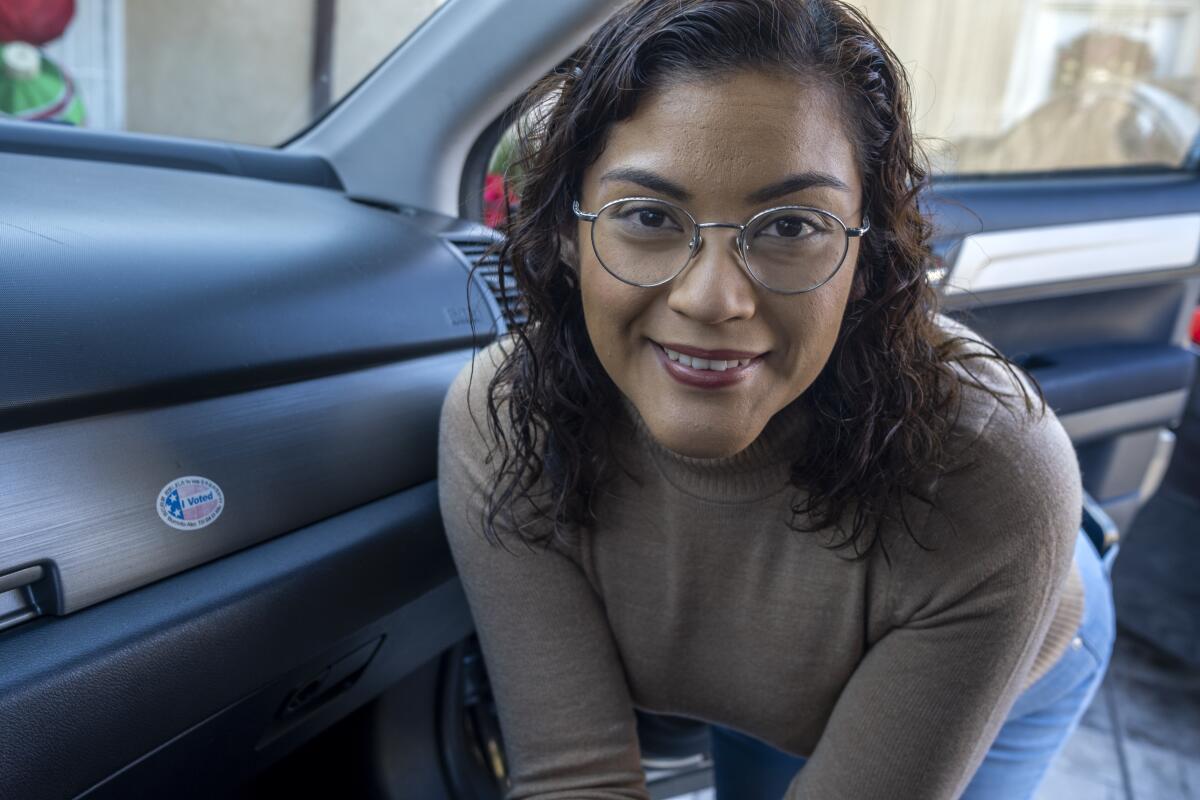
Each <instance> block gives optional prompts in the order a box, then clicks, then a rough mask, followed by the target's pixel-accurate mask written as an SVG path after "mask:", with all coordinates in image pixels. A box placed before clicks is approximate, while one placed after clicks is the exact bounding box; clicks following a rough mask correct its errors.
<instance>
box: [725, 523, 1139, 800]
mask: <svg viewBox="0 0 1200 800" xmlns="http://www.w3.org/2000/svg"><path fill="white" fill-rule="evenodd" d="M1114 555H1115V551H1110V552H1109V553H1106V554H1105V556H1106V557H1105V559H1104V561H1103V562H1101V560H1100V557H1099V556H1098V555H1097V553H1096V549H1095V548H1094V547H1093V546H1092V543H1091V541H1089V540H1088V538H1087V536H1086V534H1084V533H1083V531H1082V530H1081V531H1080V532H1079V538H1078V539H1077V540H1076V543H1075V562H1076V563H1077V564H1078V565H1079V573H1080V575H1081V577H1082V578H1083V587H1084V596H1085V597H1084V614H1083V620H1082V622H1080V625H1079V632H1078V634H1077V640H1076V641H1077V642H1078V643H1079V646H1076V645H1075V643H1074V642H1073V643H1072V644H1070V645H1068V646H1067V649H1066V652H1064V653H1063V655H1062V657H1061V658H1059V660H1058V661H1057V662H1056V663H1055V664H1054V666H1052V667H1051V668H1050V670H1049V671H1048V672H1047V673H1046V674H1045V675H1043V676H1042V677H1041V678H1039V679H1038V680H1037V682H1035V683H1034V684H1033V685H1032V686H1030V687H1029V688H1028V689H1026V690H1025V691H1024V692H1022V693H1021V694H1020V695H1019V696H1018V697H1017V699H1016V702H1015V703H1014V704H1013V707H1012V710H1011V711H1010V712H1009V714H1008V717H1007V718H1006V719H1005V721H1004V724H1003V726H1001V728H1000V732H999V733H998V734H997V735H996V740H995V741H994V742H993V743H992V746H991V748H990V749H989V750H988V752H987V755H986V756H985V757H984V759H983V763H982V764H981V765H980V766H979V769H978V770H977V771H976V773H975V776H974V777H973V778H972V779H971V782H970V783H969V784H968V785H967V788H966V791H965V792H964V793H963V794H962V798H964V799H965V800H1027V799H1028V798H1032V797H1033V796H1034V793H1035V792H1036V791H1037V787H1038V784H1040V783H1041V782H1042V778H1043V777H1044V776H1045V774H1046V770H1047V769H1048V768H1049V766H1050V762H1051V761H1053V760H1054V757H1055V756H1056V755H1057V754H1058V752H1059V750H1061V749H1062V747H1063V745H1064V744H1066V741H1067V739H1068V737H1070V735H1071V733H1072V732H1073V731H1074V730H1075V728H1076V727H1077V726H1078V725H1079V720H1080V718H1081V717H1082V716H1083V712H1084V711H1086V710H1087V707H1088V705H1089V704H1090V703H1091V701H1092V697H1093V696H1094V695H1095V693H1096V689H1097V688H1099V686H1100V682H1101V680H1103V678H1104V673H1105V671H1106V670H1107V669H1108V661H1109V658H1110V657H1111V656H1112V649H1113V642H1114V640H1115V638H1116V617H1115V615H1114V612H1113V601H1112V583H1111V580H1110V578H1109V571H1110V570H1111V569H1112V557H1113V556H1114ZM712 755H713V777H714V784H715V786H716V800H731V798H736V799H737V800H742V799H743V798H744V800H780V798H782V797H783V795H784V793H785V792H786V791H787V787H788V784H790V783H791V782H792V779H793V778H794V777H795V775H796V773H797V772H798V771H799V770H800V769H801V768H802V767H803V766H804V761H805V759H803V758H801V757H799V756H793V755H790V754H788V753H785V752H783V751H781V750H777V749H775V748H774V747H771V746H770V745H768V744H766V743H764V742H761V741H759V740H758V739H755V738H753V737H751V736H747V735H746V734H743V733H740V732H738V731H735V730H731V729H729V728H725V727H722V726H719V725H713V726H712Z"/></svg>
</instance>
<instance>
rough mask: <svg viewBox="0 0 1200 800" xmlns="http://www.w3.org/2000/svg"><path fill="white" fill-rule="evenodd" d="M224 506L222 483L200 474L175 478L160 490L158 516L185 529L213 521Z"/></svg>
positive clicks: (195, 527)
mask: <svg viewBox="0 0 1200 800" xmlns="http://www.w3.org/2000/svg"><path fill="white" fill-rule="evenodd" d="M224 507H225V495H224V494H223V493H222V492H221V487H220V486H217V484H215V483H214V482H212V481H210V480H209V479H208V478H201V477H200V476H199V475H187V476H185V477H183V478H176V479H175V480H173V481H171V482H170V483H168V484H167V485H166V486H164V487H163V488H162V491H161V492H159V493H158V516H159V517H160V518H161V519H162V521H163V522H165V523H167V524H168V525H170V526H171V527H172V528H178V529H179V530H183V531H190V530H195V529H197V528H203V527H204V526H205V525H211V524H212V522H213V520H215V519H216V518H217V517H219V516H221V509H223V508H224Z"/></svg>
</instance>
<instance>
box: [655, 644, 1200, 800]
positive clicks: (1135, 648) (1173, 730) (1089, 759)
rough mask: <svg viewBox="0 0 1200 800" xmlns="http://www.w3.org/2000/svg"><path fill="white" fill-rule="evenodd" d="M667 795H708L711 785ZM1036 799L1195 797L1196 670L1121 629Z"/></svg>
mask: <svg viewBox="0 0 1200 800" xmlns="http://www.w3.org/2000/svg"><path fill="white" fill-rule="evenodd" d="M672 800H714V798H713V792H712V790H711V789H705V790H703V791H699V792H692V793H690V794H684V795H679V796H677V797H676V798H673V799H672ZM1037 800H1200V671H1198V670H1195V669H1187V668H1185V667H1183V666H1181V665H1179V664H1178V662H1173V661H1171V660H1169V659H1167V658H1165V657H1163V656H1160V655H1159V654H1158V653H1157V651H1156V650H1154V649H1153V648H1152V647H1150V646H1148V645H1145V644H1143V643H1141V642H1140V641H1139V640H1138V639H1135V638H1133V637H1132V636H1129V635H1127V634H1125V633H1121V634H1120V635H1119V636H1118V637H1117V646H1116V651H1115V652H1114V653H1113V659H1112V662H1111V664H1110V666H1109V670H1108V675H1107V676H1106V677H1105V680H1104V683H1103V685H1102V686H1101V687H1100V691H1098V692H1097V693H1096V698H1095V700H1094V702H1093V703H1092V705H1091V707H1090V708H1089V709H1088V711H1087V713H1086V714H1085V715H1084V718H1083V722H1082V723H1081V724H1080V726H1079V728H1078V729H1077V730H1076V731H1075V733H1074V735H1073V736H1072V737H1071V739H1070V740H1069V741H1068V742H1067V745H1066V747H1065V748H1063V751H1062V753H1060V754H1059V757H1058V758H1057V759H1056V760H1055V762H1054V764H1053V765H1052V766H1051V768H1050V772H1049V773H1048V774H1047V775H1046V779H1045V781H1044V783H1043V784H1042V788H1041V789H1040V790H1039V792H1038V795H1037Z"/></svg>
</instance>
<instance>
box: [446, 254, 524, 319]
mask: <svg viewBox="0 0 1200 800" xmlns="http://www.w3.org/2000/svg"><path fill="white" fill-rule="evenodd" d="M450 244H452V245H454V247H455V248H456V249H457V250H458V251H459V252H460V253H462V254H463V256H464V257H465V258H466V260H467V264H468V265H469V266H471V267H472V268H474V269H475V275H476V276H477V277H478V278H479V279H481V280H482V281H483V284H484V285H485V286H486V287H487V290H488V291H489V292H490V293H491V295H492V297H494V298H496V305H497V306H499V307H500V312H501V313H502V314H503V315H504V322H505V323H506V324H507V325H508V327H509V328H512V327H515V326H520V325H524V324H525V323H526V321H527V320H528V319H529V314H528V313H527V311H526V309H525V303H524V302H523V301H522V298H521V292H520V290H518V289H517V282H516V278H515V277H514V276H513V273H512V268H511V267H510V266H509V265H508V264H504V265H501V264H500V254H499V253H497V252H495V251H493V252H490V253H489V252H488V248H490V247H491V246H492V244H493V243H492V242H491V241H488V240H479V239H469V240H465V241H464V240H451V242H450ZM476 264H478V267H476ZM501 269H503V272H504V286H503V288H501V286H500V283H501V281H500V273H501Z"/></svg>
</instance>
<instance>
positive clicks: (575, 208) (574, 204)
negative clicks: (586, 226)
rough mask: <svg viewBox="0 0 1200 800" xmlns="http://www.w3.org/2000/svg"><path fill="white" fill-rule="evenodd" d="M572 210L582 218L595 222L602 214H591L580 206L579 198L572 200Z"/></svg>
mask: <svg viewBox="0 0 1200 800" xmlns="http://www.w3.org/2000/svg"><path fill="white" fill-rule="evenodd" d="M571 210H572V211H574V212H575V216H577V217H579V218H580V219H584V220H587V221H588V222H595V221H596V218H597V217H599V216H600V215H599V214H589V213H587V212H586V211H584V210H582V209H581V208H580V207H579V201H578V200H573V201H572V202H571Z"/></svg>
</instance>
